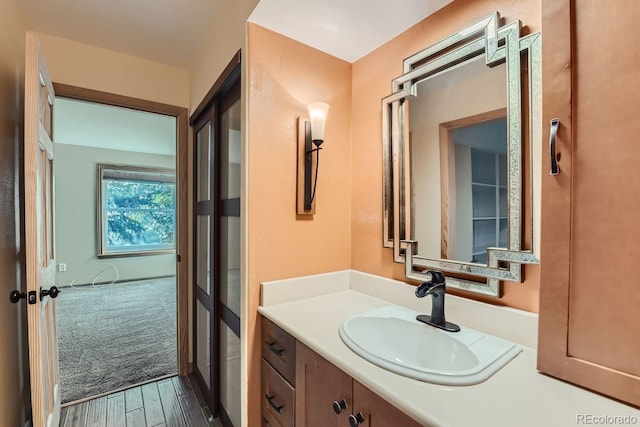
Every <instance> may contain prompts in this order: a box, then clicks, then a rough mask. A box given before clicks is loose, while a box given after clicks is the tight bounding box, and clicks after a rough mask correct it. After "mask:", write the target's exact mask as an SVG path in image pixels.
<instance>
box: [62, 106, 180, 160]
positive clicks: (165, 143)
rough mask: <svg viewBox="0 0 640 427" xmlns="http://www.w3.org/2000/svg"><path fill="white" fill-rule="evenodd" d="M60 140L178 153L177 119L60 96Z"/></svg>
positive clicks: (157, 152)
mask: <svg viewBox="0 0 640 427" xmlns="http://www.w3.org/2000/svg"><path fill="white" fill-rule="evenodd" d="M54 120H55V122H54V125H53V128H54V129H55V140H56V144H70V145H81V146H85V147H97V148H106V149H110V150H122V151H135V152H140V153H152V154H164V155H168V156H174V155H175V152H176V119H175V117H170V116H164V115H161V114H153V113H147V112H143V111H137V110H132V109H129V108H120V107H112V106H109V105H102V104H96V103H93V102H84V101H76V100H72V99H65V98H56V114H55V117H54Z"/></svg>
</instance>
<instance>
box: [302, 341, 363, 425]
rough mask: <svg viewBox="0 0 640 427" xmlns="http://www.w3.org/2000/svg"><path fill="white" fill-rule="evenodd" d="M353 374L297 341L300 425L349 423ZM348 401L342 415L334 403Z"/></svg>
mask: <svg viewBox="0 0 640 427" xmlns="http://www.w3.org/2000/svg"><path fill="white" fill-rule="evenodd" d="M351 391H352V390H351V377H350V376H348V375H347V374H345V373H344V372H342V371H341V370H340V369H338V368H336V367H335V366H333V365H332V364H331V363H329V362H328V361H326V360H325V359H324V358H322V357H321V356H319V355H318V354H316V353H315V352H313V351H312V350H310V349H309V348H308V347H307V346H305V345H304V344H301V343H300V342H299V341H298V342H297V343H296V426H297V427H330V426H341V427H345V426H348V425H349V415H350V414H351V406H352V401H353V399H352V397H351V396H352V394H351ZM343 399H344V400H345V402H346V405H347V408H346V409H344V410H342V412H341V413H340V414H339V415H338V414H336V413H335V412H334V410H333V404H334V402H340V401H341V400H343Z"/></svg>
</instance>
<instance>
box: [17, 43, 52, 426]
mask: <svg viewBox="0 0 640 427" xmlns="http://www.w3.org/2000/svg"><path fill="white" fill-rule="evenodd" d="M53 103H54V92H53V85H52V84H51V80H50V79H49V74H48V72H47V67H46V65H45V63H44V57H43V55H42V51H41V49H40V43H39V42H38V38H37V36H36V34H34V33H27V52H26V67H25V128H24V134H25V135H24V187H25V189H24V192H25V201H24V204H25V206H24V207H25V252H26V258H27V259H26V266H27V277H26V280H27V293H28V296H27V302H28V303H27V313H28V319H29V320H28V334H29V367H30V371H31V404H32V408H33V425H34V427H58V424H59V422H60V390H59V374H58V338H57V334H56V304H55V300H54V298H55V297H56V296H57V293H58V290H57V288H56V287H55V286H53V283H54V282H53V279H54V276H55V265H56V263H55V261H54V253H53V252H54V251H53V250H54V244H53V242H54V240H53Z"/></svg>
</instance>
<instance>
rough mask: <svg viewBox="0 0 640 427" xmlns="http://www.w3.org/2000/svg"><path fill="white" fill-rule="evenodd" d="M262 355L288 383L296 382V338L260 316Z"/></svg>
mask: <svg viewBox="0 0 640 427" xmlns="http://www.w3.org/2000/svg"><path fill="white" fill-rule="evenodd" d="M262 356H263V357H264V358H265V359H267V360H268V361H269V363H271V365H273V367H274V368H276V370H277V371H278V372H280V374H282V376H283V377H285V378H286V379H287V381H289V383H290V384H295V383H296V339H295V338H293V337H292V336H291V335H289V334H288V333H286V332H285V331H283V330H282V329H281V328H280V327H278V326H277V325H276V324H274V323H273V322H271V321H270V320H269V319H266V318H264V317H263V318H262Z"/></svg>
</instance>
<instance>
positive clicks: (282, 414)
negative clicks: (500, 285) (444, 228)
mask: <svg viewBox="0 0 640 427" xmlns="http://www.w3.org/2000/svg"><path fill="white" fill-rule="evenodd" d="M414 293H415V287H414V286H410V285H407V284H405V283H402V282H399V281H395V280H391V279H387V278H382V277H378V276H373V275H370V274H366V273H361V272H357V271H353V270H345V271H339V272H334V273H327V274H321V275H314V276H306V277H300V278H294V279H286V280H280V281H273V282H265V283H263V284H262V300H261V301H262V302H261V306H260V308H259V311H260V313H261V314H262V339H261V342H262V354H263V360H262V364H261V366H262V387H263V389H262V399H263V402H262V414H263V417H264V418H263V425H271V426H283V427H285V426H291V425H296V426H305V425H314V421H315V422H316V423H317V422H318V420H321V423H322V425H337V426H348V425H355V426H357V425H366V426H369V425H370V426H388V427H393V426H400V425H402V426H412V425H425V426H468V425H492V426H512V425H519V426H540V425H574V424H576V422H577V420H578V417H579V416H581V415H585V414H587V415H588V414H591V415H593V416H599V415H608V416H629V417H635V419H637V420H640V411H639V410H637V409H635V408H633V407H630V406H626V405H623V404H621V403H618V402H615V401H613V400H610V399H607V398H604V397H602V396H599V395H597V394H595V393H592V392H589V391H586V390H583V389H580V388H578V387H574V386H571V385H569V384H566V383H563V382H561V381H557V380H555V379H553V378H550V377H547V376H545V375H542V374H540V373H538V371H537V370H536V348H535V347H536V340H537V316H536V315H534V314H531V313H527V312H522V311H518V310H514V309H510V308H502V307H496V306H491V305H488V304H484V303H479V302H476V301H471V300H467V299H463V298H457V297H455V296H451V295H448V296H447V319H448V320H450V321H453V322H456V323H458V324H460V326H461V327H463V328H464V327H470V328H473V329H475V330H477V331H481V332H484V333H486V334H490V335H491V336H494V337H497V338H500V339H504V340H508V341H511V342H514V343H516V344H517V345H518V346H519V347H520V348H521V349H522V351H521V352H520V353H519V354H517V355H516V356H515V357H514V358H513V359H512V360H510V361H509V362H508V363H506V365H505V366H504V367H502V368H501V369H499V370H498V371H497V372H496V373H494V374H493V375H492V376H490V377H489V378H488V379H486V380H485V381H482V382H480V383H478V384H475V385H467V386H461V385H456V386H452V385H438V384H433V383H430V382H425V381H419V380H415V379H411V378H408V377H405V376H402V375H399V374H396V373H393V372H390V371H389V370H386V369H383V368H381V367H379V366H376V365H375V364H373V363H371V362H369V361H367V360H365V359H364V358H362V357H360V356H358V355H357V354H356V353H354V352H353V351H351V350H350V349H349V348H348V347H347V346H346V345H345V344H344V342H343V341H342V339H341V338H340V335H339V330H340V326H341V325H342V323H343V322H344V321H345V320H346V319H348V318H350V317H352V316H354V315H357V314H360V313H365V312H369V311H371V310H374V309H378V308H381V307H386V306H389V305H398V306H402V307H406V308H408V309H411V310H415V311H421V312H424V313H428V312H429V311H430V308H431V307H430V301H428V300H427V299H418V298H416V297H415V294H414ZM424 327H425V328H430V326H427V325H425V326H424ZM294 349H295V351H294ZM294 367H295V369H294ZM350 418H351V420H350ZM405 418H406V419H405Z"/></svg>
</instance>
